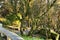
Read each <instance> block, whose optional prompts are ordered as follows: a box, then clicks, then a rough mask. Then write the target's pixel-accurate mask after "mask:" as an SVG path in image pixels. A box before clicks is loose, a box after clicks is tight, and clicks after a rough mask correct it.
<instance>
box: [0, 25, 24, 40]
mask: <svg viewBox="0 0 60 40" xmlns="http://www.w3.org/2000/svg"><path fill="white" fill-rule="evenodd" d="M0 33H3V34H4V35H6V36H7V37H9V38H11V40H23V38H22V37H20V36H18V35H17V34H15V33H13V32H11V31H9V30H7V29H5V28H3V27H1V26H0Z"/></svg>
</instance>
